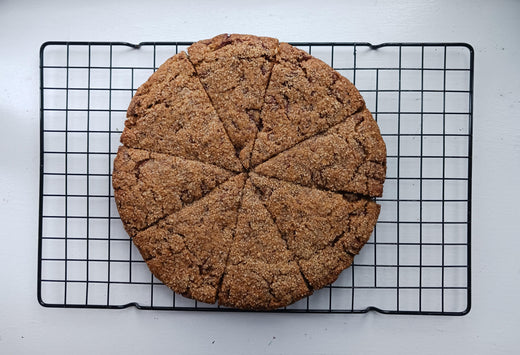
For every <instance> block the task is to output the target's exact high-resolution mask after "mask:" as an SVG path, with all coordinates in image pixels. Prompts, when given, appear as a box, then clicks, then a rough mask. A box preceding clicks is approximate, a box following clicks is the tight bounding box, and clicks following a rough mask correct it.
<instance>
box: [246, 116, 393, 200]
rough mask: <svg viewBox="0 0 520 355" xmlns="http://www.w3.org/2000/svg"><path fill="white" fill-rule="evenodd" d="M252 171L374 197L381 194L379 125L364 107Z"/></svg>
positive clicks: (382, 150) (383, 150)
mask: <svg viewBox="0 0 520 355" xmlns="http://www.w3.org/2000/svg"><path fill="white" fill-rule="evenodd" d="M254 171H255V172H256V173H258V174H262V175H265V176H271V177H276V178H279V179H282V180H285V181H292V182H295V183H298V184H301V185H305V186H309V187H318V188H321V189H327V190H331V191H345V192H350V193H355V194H360V195H367V196H371V197H377V196H381V195H382V194H383V183H384V181H385V175H386V148H385V144H384V142H383V139H382V137H381V134H380V133H379V127H378V126H377V124H376V122H375V121H374V119H373V118H372V115H371V114H370V112H369V111H368V110H367V109H364V110H363V111H361V112H359V113H356V114H354V115H352V116H350V117H349V118H348V119H346V120H345V121H343V122H341V123H339V124H337V125H335V126H333V127H331V128H330V129H329V130H327V131H325V132H324V133H323V134H320V135H317V136H314V137H312V138H309V139H307V140H305V141H303V142H301V143H299V144H297V145H295V146H294V147H292V148H290V149H288V150H286V151H283V152H281V153H280V154H278V155H276V156H274V157H273V158H271V159H269V160H268V161H266V162H265V163H263V164H261V165H259V166H257V167H256V168H255V169H254Z"/></svg>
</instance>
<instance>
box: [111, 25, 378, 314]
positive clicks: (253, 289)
mask: <svg viewBox="0 0 520 355" xmlns="http://www.w3.org/2000/svg"><path fill="white" fill-rule="evenodd" d="M121 142H122V143H123V146H122V147H120V148H119V151H118V154H117V157H116V159H115V161H114V171H113V175H112V183H113V187H114V197H115V200H116V204H117V207H118V210H119V214H120V216H121V220H122V222H123V225H124V227H125V229H126V230H127V232H128V234H129V235H130V237H131V238H132V240H133V242H134V244H135V245H136V247H137V248H138V249H139V251H140V252H141V255H142V256H143V258H144V260H145V261H146V263H147V265H148V267H149V269H150V270H151V272H152V273H153V274H154V275H155V276H156V277H157V278H158V279H159V280H161V281H162V282H163V283H164V284H165V285H167V286H168V287H170V288H171V289H172V290H173V291H175V292H177V293H179V294H181V295H184V296H186V297H190V298H193V299H195V300H198V301H201V302H207V303H215V302H218V303H219V305H221V306H225V307H233V308H238V309H245V310H272V309H277V308H280V307H285V306H288V305H290V304H292V303H294V302H296V301H298V300H300V299H302V298H304V297H306V296H308V295H310V294H311V293H313V292H314V291H316V290H319V289H320V288H323V287H325V286H326V285H329V284H331V283H332V282H334V281H335V280H336V279H337V277H338V276H339V274H340V273H341V272H342V271H343V270H344V269H346V268H348V267H349V266H350V265H351V264H352V262H353V258H354V257H355V255H356V254H358V253H359V251H360V250H361V248H362V247H363V245H365V243H366V242H367V240H368V239H369V237H370V235H371V233H372V231H373V229H374V227H375V224H376V222H377V218H378V216H379V210H380V206H379V205H378V204H377V203H376V202H375V201H374V197H379V196H381V195H382V192H383V183H384V180H385V173H386V147H385V143H384V141H383V139H382V137H381V134H380V132H379V128H378V126H377V123H376V122H375V120H374V119H373V118H372V115H371V113H370V112H369V111H368V109H367V108H366V107H365V103H364V101H363V98H362V97H361V95H360V94H359V92H358V91H357V89H356V88H355V87H354V85H352V83H350V81H348V80H347V79H346V78H344V77H342V76H341V75H340V74H339V73H337V72H336V71H335V70H333V69H332V68H331V67H330V66H328V65H326V64H325V63H324V62H322V61H321V60H318V59H316V58H314V57H312V56H311V55H309V54H307V53H305V52H304V51H302V50H300V49H297V48H294V47H292V46H290V45H289V44H287V43H279V42H278V40H276V39H273V38H268V37H256V36H251V35H227V34H225V35H220V36H217V37H214V38H212V39H209V40H203V41H199V42H197V43H195V44H193V45H192V46H190V47H189V48H188V53H185V52H182V53H179V54H177V55H175V56H173V57H172V58H170V59H168V60H167V61H166V62H165V63H164V64H163V65H161V66H160V68H159V69H158V70H157V72H156V73H154V74H153V75H152V76H151V77H150V79H149V80H148V81H147V82H145V83H144V84H143V85H142V86H141V87H140V88H139V89H138V90H137V92H136V94H135V96H134V98H133V99H132V101H131V103H130V106H129V108H128V112H127V121H126V122H125V129H124V131H123V133H122V135H121Z"/></svg>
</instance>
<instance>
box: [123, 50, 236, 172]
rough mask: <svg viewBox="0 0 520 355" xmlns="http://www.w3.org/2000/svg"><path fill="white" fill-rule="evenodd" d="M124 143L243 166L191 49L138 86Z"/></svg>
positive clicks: (131, 105)
mask: <svg viewBox="0 0 520 355" xmlns="http://www.w3.org/2000/svg"><path fill="white" fill-rule="evenodd" d="M121 143H123V144H124V145H126V146H127V147H130V148H140V149H146V150H150V151H155V152H159V153H167V154H172V155H175V156H179V157H183V158H187V159H193V160H199V161H201V162H204V163H211V164H215V165H217V166H220V167H223V168H226V169H229V170H233V171H240V170H241V169H242V165H241V164H240V161H239V160H238V158H237V157H236V156H235V149H234V148H233V145H232V144H231V142H230V140H229V138H228V136H227V134H226V131H225V129H224V126H223V125H222V122H220V120H219V118H218V116H217V113H216V112H215V109H214V108H213V106H212V105H211V102H210V101H209V98H208V96H207V95H206V93H205V92H204V88H203V87H202V85H201V83H200V81H199V79H198V77H197V75H196V73H195V69H194V68H193V66H192V64H191V63H190V61H189V60H188V56H187V55H186V53H184V52H181V53H179V54H177V55H175V56H173V57H172V58H170V59H168V60H167V61H166V62H165V63H164V64H163V65H161V66H160V67H159V69H157V71H156V72H155V73H154V74H153V75H152V76H151V77H150V79H148V81H147V82H146V83H144V84H143V85H142V86H141V87H139V89H138V90H137V92H136V94H135V95H134V97H133V99H132V101H131V102H130V106H129V107H128V111H127V120H126V122H125V129H124V130H123V133H122V135H121Z"/></svg>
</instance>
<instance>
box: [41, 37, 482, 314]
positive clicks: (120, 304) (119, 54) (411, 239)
mask: <svg viewBox="0 0 520 355" xmlns="http://www.w3.org/2000/svg"><path fill="white" fill-rule="evenodd" d="M190 44H191V42H170V43H165V42H160V43H159V42H146V43H140V44H131V43H123V42H47V43H44V44H43V45H42V46H41V49H40V99H41V110H40V199H39V204H40V208H39V247H38V287H37V290H38V301H39V302H40V303H41V304H42V305H43V306H47V307H75V308H125V307H129V306H135V307H137V308H140V309H161V310H190V311H193V310H206V311H231V310H230V309H227V308H221V307H218V306H216V305H208V304H204V303H200V302H197V301H193V300H190V299H186V298H184V297H182V296H180V295H177V294H175V293H173V292H171V291H170V290H169V289H168V288H167V287H166V286H164V285H163V284H162V283H161V282H160V281H159V280H157V279H156V278H154V277H153V275H152V274H151V273H150V272H149V271H148V268H147V267H146V264H145V263H144V261H143V260H142V258H141V256H140V255H139V253H138V251H137V249H136V248H134V247H133V245H132V242H131V240H130V239H129V237H128V235H127V234H126V233H125V231H124V229H123V227H122V224H121V221H120V219H119V216H118V213H117V209H116V205H115V202H114V197H113V190H112V186H111V172H112V162H113V159H114V157H115V154H116V152H117V147H118V146H119V136H120V133H121V131H122V129H123V127H124V120H125V113H126V108H127V107H128V104H129V102H130V99H131V98H132V96H133V94H134V93H135V90H136V89H137V88H138V87H139V86H140V85H141V84H142V83H143V82H144V81H145V80H146V79H147V78H148V77H149V76H150V75H151V74H152V73H153V72H154V71H155V70H156V68H157V67H158V66H159V65H160V64H161V63H163V62H164V61H165V60H166V59H167V58H169V57H170V56H172V55H174V54H175V53H178V52H180V51H182V50H185V49H186V48H187V47H188V46H189V45H190ZM292 44H293V45H295V46H297V47H299V48H301V49H304V50H306V51H307V52H309V53H311V54H312V55H314V56H316V57H318V58H320V59H322V60H323V61H325V62H326V63H328V64H329V65H331V66H332V67H334V68H335V69H336V70H337V71H338V72H340V73H341V74H342V75H344V76H346V77H347V78H349V79H350V80H351V81H352V82H354V84H355V85H356V86H357V88H358V89H359V91H360V92H361V93H362V95H363V96H364V98H365V101H366V103H367V107H368V108H369V109H370V110H371V111H372V113H373V115H374V117H375V119H376V120H377V122H378V124H379V127H380V129H381V133H382V136H383V138H384V140H385V142H386V145H387V151H388V157H387V159H388V170H387V180H386V183H385V187H384V194H383V196H382V198H379V199H377V201H378V203H379V204H381V206H382V208H381V214H380V218H379V221H378V223H377V226H376V228H375V230H374V233H373V235H372V236H371V238H370V240H369V242H368V243H367V245H366V246H365V247H364V248H363V249H362V251H361V253H360V254H359V255H358V256H357V257H356V258H355V261H354V264H353V266H352V267H350V268H349V269H347V270H345V271H344V272H343V273H342V274H341V275H340V277H339V278H338V280H337V281H336V282H335V283H334V284H332V285H330V286H328V287H325V288H324V289H322V290H319V291H317V292H315V293H314V294H313V295H312V296H309V297H308V298H306V299H303V300H301V301H299V302H297V303H295V304H293V305H291V306H289V307H286V308H284V309H279V310H277V311H275V312H282V313H283V312H300V313H310V312H319V313H323V312H326V313H363V312H368V311H370V310H373V311H378V312H381V313H392V314H428V315H437V314H439V315H463V314H466V313H467V312H469V310H470V307H471V250H470V249H471V161H472V109H473V103H472V100H473V66H474V64H473V63H474V59H473V58H474V52H473V49H472V47H471V46H470V45H468V44H465V43H384V44H379V45H372V44H370V43H292Z"/></svg>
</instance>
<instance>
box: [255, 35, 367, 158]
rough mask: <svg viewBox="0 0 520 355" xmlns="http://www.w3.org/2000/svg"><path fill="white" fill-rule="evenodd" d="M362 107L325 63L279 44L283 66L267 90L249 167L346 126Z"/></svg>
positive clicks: (345, 82)
mask: <svg viewBox="0 0 520 355" xmlns="http://www.w3.org/2000/svg"><path fill="white" fill-rule="evenodd" d="M364 105H365V103H364V101H363V98H362V97H361V95H360V94H359V92H358V90H357V89H356V88H355V87H354V85H352V83H351V82H350V81H348V79H346V78H344V77H343V76H341V75H340V74H339V73H338V72H336V71H335V70H334V69H332V68H331V67H330V66H328V65H327V64H325V63H324V62H322V61H321V60H319V59H316V58H314V57H312V56H310V55H309V54H307V53H305V52H304V51H302V50H299V49H297V48H294V47H292V46H290V45H289V44H287V43H280V62H279V63H277V64H275V66H274V67H273V72H272V74H271V79H270V82H269V86H268V87H267V92H266V96H265V105H264V107H263V109H262V113H261V115H260V120H261V122H262V129H261V131H260V132H258V136H257V139H256V141H255V145H254V148H253V153H252V158H251V165H252V166H256V165H258V164H260V163H262V162H264V161H266V160H267V159H269V158H270V157H272V156H273V155H275V154H278V153H280V152H282V151H284V150H286V149H289V148H291V147H293V146H294V145H296V144H297V143H299V142H301V141H303V140H304V139H306V138H309V137H312V136H313V135H316V134H318V133H321V132H323V131H325V130H327V129H328V128H330V127H332V126H334V125H336V124H338V123H340V122H343V121H344V120H345V119H346V118H347V117H348V116H350V115H352V114H354V113H355V112H357V111H359V110H361V109H362V108H363V107H364Z"/></svg>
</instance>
